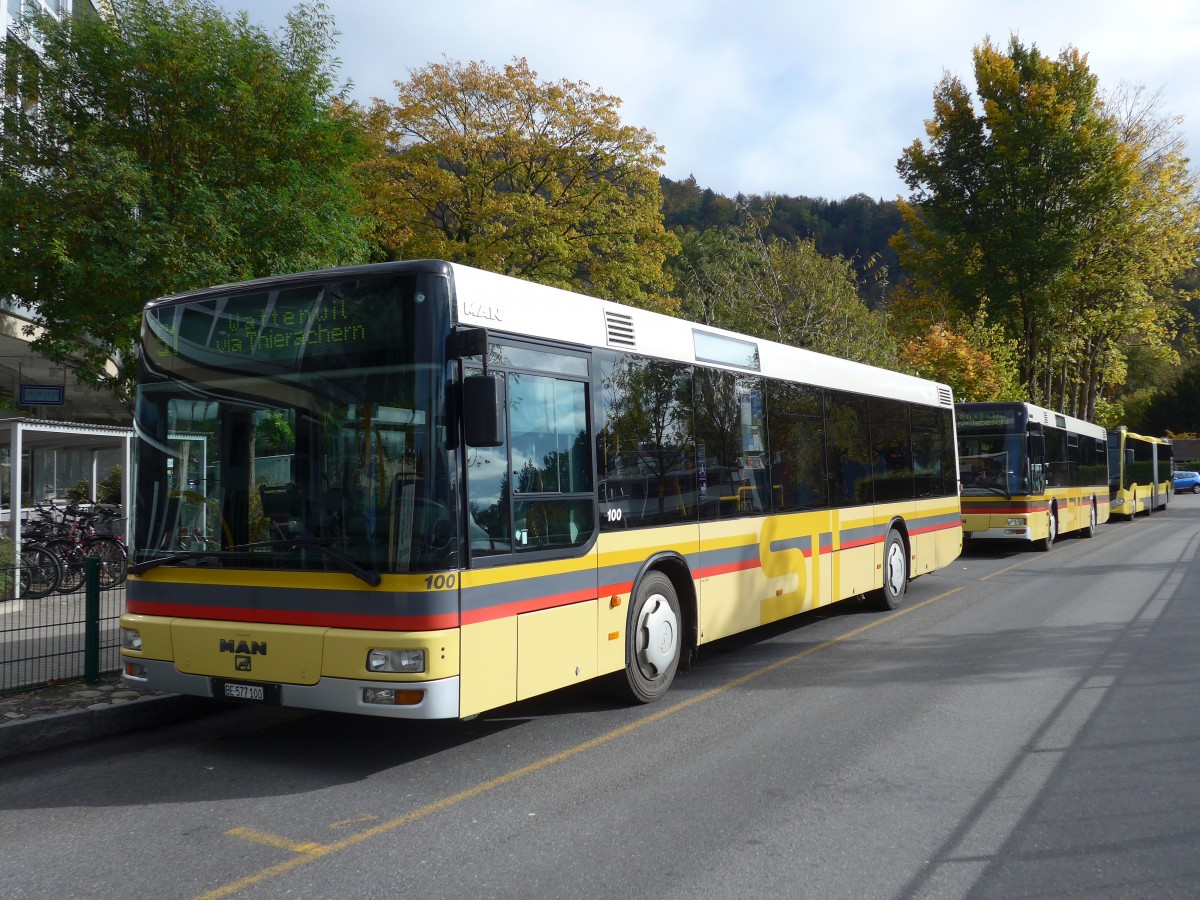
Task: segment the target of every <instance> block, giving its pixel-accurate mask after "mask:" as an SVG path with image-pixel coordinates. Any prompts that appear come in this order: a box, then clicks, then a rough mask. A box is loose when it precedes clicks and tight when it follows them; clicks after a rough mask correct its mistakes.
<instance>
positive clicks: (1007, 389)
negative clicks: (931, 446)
mask: <svg viewBox="0 0 1200 900" xmlns="http://www.w3.org/2000/svg"><path fill="white" fill-rule="evenodd" d="M900 355H901V356H902V357H903V358H904V360H905V361H906V362H907V363H908V364H909V365H910V366H912V368H913V369H914V370H915V371H916V373H917V374H918V375H921V376H923V377H925V378H931V379H933V380H935V381H941V382H944V383H945V384H948V385H950V387H951V388H952V389H953V390H954V396H955V399H956V400H959V401H961V402H964V403H971V402H981V401H989V400H1021V399H1023V396H1024V395H1023V391H1022V389H1021V385H1020V382H1019V380H1018V378H1017V355H1018V354H1017V350H1016V344H1015V341H1013V340H1011V339H1010V338H1006V337H1005V336H1004V335H1003V333H1002V329H1001V328H1000V326H998V325H989V324H988V323H987V313H986V310H984V309H983V308H980V310H979V312H978V313H977V314H976V316H975V319H974V320H973V321H971V320H966V319H964V320H962V321H961V322H960V323H959V327H958V330H955V329H952V328H950V327H949V326H947V325H945V324H942V323H940V322H939V323H935V324H933V325H931V326H930V328H929V330H928V331H927V332H926V333H925V334H923V335H919V336H916V337H912V338H910V339H909V340H907V341H905V343H904V346H903V347H902V348H901V351H900Z"/></svg>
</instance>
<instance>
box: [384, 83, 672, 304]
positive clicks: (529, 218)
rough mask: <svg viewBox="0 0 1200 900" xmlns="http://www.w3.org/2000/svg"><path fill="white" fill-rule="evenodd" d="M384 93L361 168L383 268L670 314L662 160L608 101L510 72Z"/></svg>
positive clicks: (650, 139) (648, 138) (646, 136)
mask: <svg viewBox="0 0 1200 900" xmlns="http://www.w3.org/2000/svg"><path fill="white" fill-rule="evenodd" d="M396 87H397V90H398V98H397V101H396V104H395V105H394V106H388V105H387V104H385V103H383V102H382V101H378V102H377V103H376V106H375V108H374V111H373V122H374V126H375V135H376V139H377V142H378V146H377V157H376V159H375V160H374V161H373V162H372V163H371V164H370V166H369V168H370V171H371V175H372V179H373V187H372V195H371V202H370V208H371V209H372V211H373V212H374V214H375V216H376V217H377V218H378V219H379V221H380V223H381V225H380V231H379V239H380V241H381V242H382V244H383V245H384V247H385V248H386V252H387V253H388V254H390V255H393V256H395V257H399V258H415V257H422V256H428V257H436V258H444V259H453V260H455V261H457V262H462V263H467V264H470V265H474V266H478V267H480V268H483V269H488V270H490V271H494V272H500V273H503V274H506V275H514V276H519V277H522V278H527V279H530V280H532V281H538V282H541V283H543V284H549V285H553V286H556V287H562V288H568V289H575V290H582V291H585V292H587V293H594V294H599V295H602V296H604V297H607V298H609V299H612V300H618V301H622V302H628V303H633V304H635V305H642V306H651V307H656V306H657V307H664V306H665V307H668V308H669V307H670V305H671V304H670V301H668V300H667V299H666V298H667V295H668V293H669V288H670V284H669V282H668V280H667V279H666V278H665V277H664V276H663V272H662V265H663V261H664V260H665V258H666V256H667V254H668V253H670V252H672V251H673V250H674V248H675V242H674V238H672V237H671V235H669V234H667V233H666V231H665V230H664V229H663V224H662V205H663V197H662V189H661V188H660V186H659V181H658V174H657V170H658V169H659V167H661V165H662V162H663V158H662V148H661V147H660V146H658V145H656V144H655V143H654V135H652V134H651V133H650V132H649V131H647V130H646V129H644V128H636V127H633V126H630V125H623V124H622V123H621V120H620V116H619V114H618V111H619V107H620V100H619V99H618V98H616V97H613V96H610V95H607V94H604V93H602V92H600V91H592V90H590V89H589V86H588V85H587V84H586V83H583V82H570V81H565V80H563V81H559V82H539V81H538V79H537V73H536V72H534V71H533V70H532V69H530V67H529V64H528V63H527V62H526V61H525V60H524V59H515V60H513V62H512V63H510V64H509V65H506V66H505V67H504V69H503V70H502V71H498V70H496V69H493V68H491V67H490V66H488V65H486V64H485V63H482V62H471V63H467V64H463V63H459V62H450V61H447V62H443V63H435V64H430V65H428V66H426V67H425V68H422V69H418V70H416V71H414V72H412V74H411V75H410V77H409V79H408V80H407V81H405V82H397V83H396Z"/></svg>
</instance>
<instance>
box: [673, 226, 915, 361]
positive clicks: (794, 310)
mask: <svg viewBox="0 0 1200 900" xmlns="http://www.w3.org/2000/svg"><path fill="white" fill-rule="evenodd" d="M771 211H772V210H771V207H770V205H768V207H767V209H766V210H765V212H764V213H763V214H762V215H760V216H758V217H755V216H753V215H751V214H749V212H748V211H745V218H744V222H743V224H742V225H741V226H740V227H738V228H736V229H728V228H727V229H721V230H717V229H710V230H708V231H704V232H694V231H685V232H684V234H683V237H682V251H681V253H680V255H679V256H678V257H677V258H675V259H673V260H672V264H671V269H672V271H673V272H674V274H675V280H676V283H677V284H678V285H679V290H680V291H681V292H682V295H683V307H682V309H683V313H684V314H685V315H686V316H687V317H688V318H692V319H695V320H697V321H701V322H705V323H707V324H711V325H717V326H720V327H723V328H729V329H732V330H735V331H741V332H744V333H747V334H752V335H754V336H756V337H762V338H767V339H769V340H773V341H778V342H779V343H783V344H791V345H792V346H796V347H804V348H805V349H808V350H815V351H816V352H818V353H827V354H830V355H833V356H840V357H843V358H845V359H853V360H856V361H859V362H867V363H872V364H874V365H881V366H887V367H890V368H896V367H897V366H899V365H900V363H899V362H898V360H897V356H896V349H897V347H896V342H895V341H894V340H893V338H892V337H891V336H890V335H889V334H888V330H887V320H886V316H885V314H884V313H881V312H875V311H872V310H870V309H868V308H867V306H866V304H865V303H864V302H863V300H862V297H861V296H860V294H859V284H858V280H857V277H856V269H855V265H854V263H853V262H852V261H850V260H846V259H844V258H842V257H840V256H838V257H832V258H830V257H826V256H822V255H821V254H820V253H819V252H817V249H816V246H815V244H814V242H813V241H812V240H811V239H796V240H790V241H788V240H782V239H779V238H773V239H772V238H768V237H766V235H765V228H766V226H767V224H768V223H769V220H770V216H771Z"/></svg>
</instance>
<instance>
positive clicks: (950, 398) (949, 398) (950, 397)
mask: <svg viewBox="0 0 1200 900" xmlns="http://www.w3.org/2000/svg"><path fill="white" fill-rule="evenodd" d="M938 400H939V401H940V402H941V404H942V406H953V405H954V393H953V392H952V391H951V390H950V388H948V387H941V386H939V387H938Z"/></svg>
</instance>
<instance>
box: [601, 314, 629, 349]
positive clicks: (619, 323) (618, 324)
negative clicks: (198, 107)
mask: <svg viewBox="0 0 1200 900" xmlns="http://www.w3.org/2000/svg"><path fill="white" fill-rule="evenodd" d="M604 328H605V331H606V333H607V335H608V346H610V347H628V348H629V349H630V350H633V349H635V348H636V347H637V341H636V340H634V336H633V316H631V315H629V314H628V313H619V312H612V311H611V310H606V311H605V313H604Z"/></svg>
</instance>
